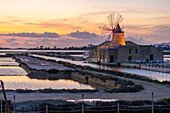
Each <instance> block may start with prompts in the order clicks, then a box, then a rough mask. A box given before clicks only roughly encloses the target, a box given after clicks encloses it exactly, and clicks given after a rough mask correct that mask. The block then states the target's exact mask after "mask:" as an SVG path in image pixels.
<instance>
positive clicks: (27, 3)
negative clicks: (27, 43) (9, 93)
mask: <svg viewBox="0 0 170 113" xmlns="http://www.w3.org/2000/svg"><path fill="white" fill-rule="evenodd" d="M169 5H170V1H169V0H163V1H161V0H149V1H148V0H142V1H136V0H119V1H115V0H93V1H90V0H67V1H66V0H12V1H11V0H5V1H3V0H1V1H0V14H1V16H0V34H8V33H20V32H29V33H30V32H36V33H43V32H55V33H58V34H68V33H70V32H73V31H77V30H79V31H88V32H91V33H93V32H94V33H96V34H101V30H100V29H99V28H98V27H99V26H101V25H103V24H104V23H106V20H107V19H106V16H107V15H108V14H110V13H112V12H116V13H120V14H121V15H122V16H123V17H124V20H123V22H122V23H121V26H122V27H123V28H124V31H125V36H126V37H128V36H133V37H144V38H145V39H148V38H149V39H148V40H150V41H151V42H154V41H155V42H156V41H157V40H159V41H161V38H162V42H163V41H169V40H168V39H166V38H169V37H170V35H169V33H168V31H169V30H170V21H169V20H170V13H169V12H170V8H169ZM159 31H160V33H158V32H159ZM1 43H2V41H1ZM1 45H2V46H3V44H1Z"/></svg>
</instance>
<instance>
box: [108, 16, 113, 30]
mask: <svg viewBox="0 0 170 113" xmlns="http://www.w3.org/2000/svg"><path fill="white" fill-rule="evenodd" d="M107 19H108V23H109V25H110V27H111V28H112V22H111V18H110V15H109V16H107Z"/></svg>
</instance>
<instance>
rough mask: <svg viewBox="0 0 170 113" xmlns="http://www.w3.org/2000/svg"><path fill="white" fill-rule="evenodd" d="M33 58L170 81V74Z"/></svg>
mask: <svg viewBox="0 0 170 113" xmlns="http://www.w3.org/2000/svg"><path fill="white" fill-rule="evenodd" d="M31 55H32V56H36V57H40V58H44V59H51V60H56V61H63V62H69V63H72V64H76V65H81V66H90V67H93V68H98V69H104V70H115V71H118V72H125V73H131V74H138V75H141V76H147V77H149V78H152V79H157V80H159V81H165V80H167V81H170V74H169V73H161V72H155V71H148V70H140V69H134V68H123V67H120V68H118V67H111V66H103V65H98V64H91V63H85V62H83V61H72V60H70V59H64V58H57V57H49V56H44V55H35V54H31Z"/></svg>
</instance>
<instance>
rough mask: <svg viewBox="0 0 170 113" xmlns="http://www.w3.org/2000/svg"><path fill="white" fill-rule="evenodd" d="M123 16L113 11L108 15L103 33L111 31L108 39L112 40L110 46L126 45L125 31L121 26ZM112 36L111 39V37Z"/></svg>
mask: <svg viewBox="0 0 170 113" xmlns="http://www.w3.org/2000/svg"><path fill="white" fill-rule="evenodd" d="M122 20H123V17H122V15H120V14H117V15H116V14H115V13H112V14H110V15H108V16H107V21H108V24H105V25H104V26H103V27H99V28H100V29H102V32H103V34H105V33H109V35H108V39H107V41H110V43H109V45H108V47H109V48H114V47H118V46H120V45H125V40H124V31H122V29H121V27H120V23H121V22H122ZM110 38H111V39H110Z"/></svg>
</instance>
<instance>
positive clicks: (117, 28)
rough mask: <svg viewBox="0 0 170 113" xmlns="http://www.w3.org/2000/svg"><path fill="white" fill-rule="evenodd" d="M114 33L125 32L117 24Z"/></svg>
mask: <svg viewBox="0 0 170 113" xmlns="http://www.w3.org/2000/svg"><path fill="white" fill-rule="evenodd" d="M114 33H124V32H123V31H122V29H121V27H120V25H119V24H118V25H117V26H116V28H115V30H114Z"/></svg>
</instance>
